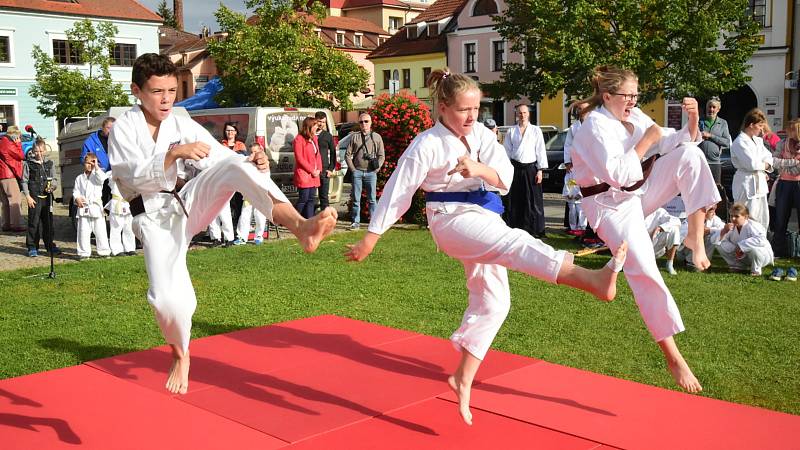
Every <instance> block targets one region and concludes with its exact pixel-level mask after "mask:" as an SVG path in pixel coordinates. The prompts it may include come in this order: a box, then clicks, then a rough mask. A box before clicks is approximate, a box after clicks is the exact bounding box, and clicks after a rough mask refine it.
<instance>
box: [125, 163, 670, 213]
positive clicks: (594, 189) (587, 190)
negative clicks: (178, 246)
mask: <svg viewBox="0 0 800 450" xmlns="http://www.w3.org/2000/svg"><path fill="white" fill-rule="evenodd" d="M660 157H661V155H659V154H655V155H653V156H651V157H649V158H647V159H645V160H644V161H642V175H643V176H642V179H641V180H639V181H637V182H636V183H634V184H632V185H630V186H627V187H623V188H620V189H622V190H623V191H627V192H631V191H635V190H637V189H639V188H640V187H642V185H643V184H644V182H645V181H647V177H649V176H650V172H652V171H653V163H654V162H656V160H657V159H658V158H660ZM609 189H611V186H610V185H609V184H608V183H600V184H595V185H594V186H587V187H581V195H583V197H584V198H586V197H591V196H593V195H597V194H601V193H603V192H605V191H607V190H609ZM131 210H133V208H131Z"/></svg>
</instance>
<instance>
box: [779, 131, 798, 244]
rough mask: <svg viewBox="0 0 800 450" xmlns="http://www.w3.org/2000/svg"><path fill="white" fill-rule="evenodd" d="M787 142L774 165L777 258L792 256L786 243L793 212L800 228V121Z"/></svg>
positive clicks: (781, 143) (782, 142)
mask: <svg viewBox="0 0 800 450" xmlns="http://www.w3.org/2000/svg"><path fill="white" fill-rule="evenodd" d="M786 133H787V135H786V139H785V140H783V141H781V142H780V143H779V144H778V148H777V150H776V151H775V152H774V153H773V159H772V162H773V165H774V167H775V170H777V171H778V173H779V176H778V181H776V182H775V184H774V185H773V186H772V190H773V191H774V193H775V220H774V225H775V235H774V236H773V238H772V249H773V250H774V251H775V256H777V257H779V258H784V257H788V256H792V255H789V254H788V246H787V242H786V236H787V231H788V228H789V219H791V217H792V209H794V210H795V211H796V212H797V217H798V227H800V119H795V120H792V121H791V122H789V126H788V127H787V129H786Z"/></svg>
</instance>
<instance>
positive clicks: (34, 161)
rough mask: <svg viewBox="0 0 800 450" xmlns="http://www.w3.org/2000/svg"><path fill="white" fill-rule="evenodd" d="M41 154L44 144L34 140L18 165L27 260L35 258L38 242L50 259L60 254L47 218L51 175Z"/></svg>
mask: <svg viewBox="0 0 800 450" xmlns="http://www.w3.org/2000/svg"><path fill="white" fill-rule="evenodd" d="M44 153H45V143H44V140H42V139H37V140H36V143H35V144H34V145H33V148H32V149H31V150H30V151H28V154H27V156H26V158H25V162H24V163H23V165H22V193H23V194H25V199H26V200H27V202H28V235H27V236H26V237H25V246H26V247H27V249H28V256H30V257H34V256H39V239H40V238H41V239H42V240H43V241H44V246H45V249H47V251H48V252H53V254H54V255H58V254H60V253H61V250H60V249H59V248H58V247H56V246H55V245H54V244H53V230H52V229H51V228H50V225H51V223H50V215H49V212H50V208H51V205H52V197H51V195H50V194H51V193H52V192H53V187H54V183H53V178H54V177H55V171H54V170H53V161H45V159H44Z"/></svg>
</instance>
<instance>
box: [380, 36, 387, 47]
mask: <svg viewBox="0 0 800 450" xmlns="http://www.w3.org/2000/svg"><path fill="white" fill-rule="evenodd" d="M386 41H387V39H386V38H385V37H379V38H378V45H383V43H384V42H386Z"/></svg>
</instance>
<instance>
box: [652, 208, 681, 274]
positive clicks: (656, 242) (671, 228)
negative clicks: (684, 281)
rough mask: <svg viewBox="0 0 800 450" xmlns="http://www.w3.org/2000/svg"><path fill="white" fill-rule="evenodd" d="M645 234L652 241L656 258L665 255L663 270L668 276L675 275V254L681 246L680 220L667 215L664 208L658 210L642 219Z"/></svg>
mask: <svg viewBox="0 0 800 450" xmlns="http://www.w3.org/2000/svg"><path fill="white" fill-rule="evenodd" d="M644 223H645V226H646V227H647V232H648V233H650V239H652V240H653V251H654V252H655V255H656V258H660V257H662V256H665V255H666V258H667V262H666V263H665V264H664V269H665V270H666V271H667V273H668V274H670V275H677V274H678V272H677V271H675V266H674V263H675V254H676V253H677V252H678V247H680V245H681V220H680V219H678V218H677V217H675V216H673V215H672V214H670V213H668V212H667V210H666V209H664V208H658V209H656V210H655V211H653V212H652V213H651V214H650V215H649V216H647V217H645V218H644Z"/></svg>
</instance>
